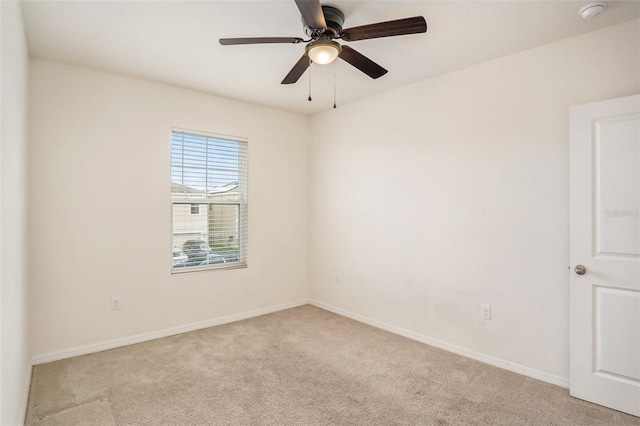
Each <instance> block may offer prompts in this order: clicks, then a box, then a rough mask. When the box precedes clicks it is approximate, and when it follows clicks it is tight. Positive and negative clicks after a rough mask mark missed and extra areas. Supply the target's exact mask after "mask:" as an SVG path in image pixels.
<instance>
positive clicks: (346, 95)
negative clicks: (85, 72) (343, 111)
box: [22, 0, 640, 114]
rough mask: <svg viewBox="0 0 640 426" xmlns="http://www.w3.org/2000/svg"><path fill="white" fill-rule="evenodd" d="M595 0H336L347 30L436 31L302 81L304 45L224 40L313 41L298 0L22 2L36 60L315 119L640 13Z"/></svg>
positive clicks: (360, 46)
mask: <svg viewBox="0 0 640 426" xmlns="http://www.w3.org/2000/svg"><path fill="white" fill-rule="evenodd" d="M587 3H589V0H587V1H552V0H549V1H524V0H517V1H481V0H474V1H392V0H386V1H348V0H327V1H326V3H323V4H329V5H331V6H335V7H338V8H339V9H341V10H342V11H343V12H344V14H345V15H346V19H345V24H344V27H345V28H349V27H353V26H358V25H363V24H369V23H374V22H381V21H387V20H392V19H399V18H405V17H411V16H417V15H422V16H424V17H425V18H426V20H427V25H428V30H427V33H426V34H418V35H408V36H401V37H389V38H380V39H374V40H363V41H356V42H352V43H350V44H349V45H350V46H351V47H352V48H355V49H356V50H358V51H359V52H360V53H362V54H364V55H366V56H368V57H369V58H371V59H372V60H374V61H375V62H377V63H379V64H380V65H382V66H383V67H385V68H386V69H388V70H389V72H388V74H386V75H385V76H383V77H381V78H380V79H378V80H372V79H370V78H369V77H368V76H366V75H365V74H363V73H361V72H360V71H358V70H357V69H355V68H353V67H352V66H351V65H349V64H347V63H346V62H343V61H341V60H336V61H335V62H334V63H333V64H330V65H324V66H322V65H315V64H314V65H312V68H311V76H312V79H311V90H312V97H313V101H312V102H308V101H307V91H308V87H309V78H308V77H309V71H307V73H305V74H304V75H303V76H302V78H300V80H299V81H298V83H297V84H294V85H281V84H280V81H282V79H283V78H284V76H285V75H286V74H287V73H288V72H289V70H290V69H291V67H292V66H293V64H294V63H295V62H296V61H297V60H298V59H299V58H300V56H302V54H303V52H304V45H302V44H298V45H293V44H271V45H251V46H248V45H244V46H221V45H220V44H219V43H218V39H219V38H221V37H249V36H289V37H305V38H306V36H305V35H304V33H303V31H302V24H301V22H300V13H299V11H298V8H297V7H296V5H295V3H294V1H293V0H282V1H244V0H242V1H241V0H237V1H201V2H192V1H136V2H128V1H63V2H60V1H42V0H38V1H24V0H23V3H22V4H23V11H24V20H25V27H26V33H27V40H28V45H29V52H30V54H31V56H32V57H36V58H42V59H48V60H52V61H56V62H61V63H66V64H71V65H76V66H81V67H86V68H91V69H96V70H103V71H109V72H115V73H119V74H125V75H130V76H134V77H140V78H144V79H148V80H153V81H158V82H162V83H168V84H172V85H177V86H182V87H186V88H190V89H195V90H199V91H202V92H207V93H211V94H215V95H220V96H224V97H228V98H234V99H240V100H243V101H248V102H253V103H257V104H262V105H268V106H271V107H275V108H279V109H283V110H288V111H294V112H299V113H303V114H313V113H316V112H319V111H323V110H326V109H330V108H331V107H332V106H333V80H334V73H335V75H336V81H337V100H338V106H339V105H341V104H345V103H348V102H351V101H354V100H356V99H361V98H364V97H367V96H370V95H373V94H376V93H380V92H383V91H386V90H390V89H393V88H395V87H399V86H403V85H406V84H409V83H412V82H415V81H419V80H422V79H425V78H429V77H433V76H436V75H440V74H444V73H446V72H450V71H454V70H457V69H460V68H464V67H468V66H470V65H473V64H477V63H481V62H484V61H487V60H490V59H493V58H497V57H500V56H504V55H508V54H511V53H515V52H518V51H521V50H525V49H529V48H532V47H535V46H539V45H542V44H546V43H550V42H553V41H556V40H561V39H564V38H567V37H571V36H575V35H578V34H582V33H585V32H589V31H594V30H596V29H599V28H602V27H605V26H608V25H613V24H617V23H621V22H624V21H627V20H631V19H635V18H638V17H639V16H640V2H638V1H609V4H608V7H607V9H606V11H605V12H604V13H603V14H602V15H600V16H599V17H597V18H595V19H593V20H591V21H585V20H583V19H582V18H581V17H580V16H579V15H578V9H579V8H580V6H582V5H585V4H587Z"/></svg>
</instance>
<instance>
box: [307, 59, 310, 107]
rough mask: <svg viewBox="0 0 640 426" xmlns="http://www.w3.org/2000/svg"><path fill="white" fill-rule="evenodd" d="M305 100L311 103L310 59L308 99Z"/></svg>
mask: <svg viewBox="0 0 640 426" xmlns="http://www.w3.org/2000/svg"><path fill="white" fill-rule="evenodd" d="M307 100H308V101H309V102H311V58H309V98H307Z"/></svg>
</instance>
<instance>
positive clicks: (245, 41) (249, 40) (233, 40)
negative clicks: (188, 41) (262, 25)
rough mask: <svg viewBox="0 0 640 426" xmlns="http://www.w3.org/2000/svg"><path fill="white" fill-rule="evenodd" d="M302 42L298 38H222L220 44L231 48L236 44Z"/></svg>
mask: <svg viewBox="0 0 640 426" xmlns="http://www.w3.org/2000/svg"><path fill="white" fill-rule="evenodd" d="M301 41H302V39H301V38H298V37H245V38H221V39H220V44H222V45H223V46H231V45H235V44H264V43H293V44H297V43H300V42H301Z"/></svg>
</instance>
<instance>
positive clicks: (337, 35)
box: [220, 0, 427, 84]
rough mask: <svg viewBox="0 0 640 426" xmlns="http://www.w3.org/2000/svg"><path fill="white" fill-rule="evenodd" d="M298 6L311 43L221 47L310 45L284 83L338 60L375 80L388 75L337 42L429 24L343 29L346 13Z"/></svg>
mask: <svg viewBox="0 0 640 426" xmlns="http://www.w3.org/2000/svg"><path fill="white" fill-rule="evenodd" d="M295 2H296V5H297V6H298V9H299V10H300V14H301V15H302V25H303V27H304V31H305V33H306V34H307V36H309V37H310V38H309V39H308V40H304V39H301V38H299V37H247V38H221V39H220V44H222V45H225V46H229V45H236V44H267V43H291V44H299V43H307V46H306V47H305V51H304V55H302V57H301V58H300V59H299V60H298V62H297V63H296V64H295V65H294V66H293V68H291V71H289V74H287V76H286V77H285V78H284V80H282V83H281V84H292V83H295V82H296V81H298V79H299V78H300V76H302V74H304V72H305V71H306V70H307V68H309V66H310V65H311V62H315V63H317V64H328V63H331V62H333V60H334V59H335V58H336V57H338V58H340V59H342V60H344V61H346V62H348V63H349V64H351V65H353V66H354V67H356V68H357V69H359V70H360V71H362V72H363V73H365V74H367V75H368V76H369V77H371V78H374V79H375V78H379V77H382V76H383V75H385V74H386V73H387V70H386V69H384V68H383V67H381V66H380V65H378V64H376V63H375V62H373V61H372V60H371V59H369V58H367V57H366V56H364V55H362V54H361V53H359V52H358V51H356V50H355V49H352V48H351V47H349V46H346V45H340V44H339V43H338V42H336V41H335V40H336V39H340V40H344V41H348V42H350V41H357V40H367V39H372V38H380V37H392V36H399V35H407V34H417V33H425V32H427V22H426V21H425V19H424V17H422V16H416V17H413V18H404V19H397V20H394V21H386V22H378V23H376V24H369V25H362V26H359V27H353V28H347V29H343V28H342V24H344V13H342V11H341V10H340V9H337V8H335V7H332V6H323V5H321V4H320V1H319V0H295Z"/></svg>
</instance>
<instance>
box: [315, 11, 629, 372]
mask: <svg viewBox="0 0 640 426" xmlns="http://www.w3.org/2000/svg"><path fill="white" fill-rule="evenodd" d="M639 27H640V25H639V22H638V21H637V20H636V21H631V22H627V23H625V24H622V25H618V26H614V27H609V28H607V29H604V30H601V31H597V32H593V33H590V34H586V35H583V36H579V37H575V38H571V39H567V40H564V41H561V42H557V43H553V44H549V45H545V46H542V47H539V48H536V49H533V50H529V51H525V52H521V53H518V54H515V55H511V56H508V57H504V58H501V59H497V60H494V61H491V62H487V63H484V64H481V65H477V66H474V67H470V68H467V69H463V70H460V71H457V72H453V73H449V74H446V75H443V76H441V77H438V78H433V79H429V80H426V81H422V82H420V83H417V84H413V85H411V86H407V87H404V88H401V89H398V90H393V91H390V92H387V93H384V94H381V95H379V96H376V97H372V98H368V99H364V100H362V101H359V102H355V103H352V104H350V105H346V106H343V107H340V108H338V109H337V110H335V111H328V112H325V113H322V114H319V115H317V116H314V117H313V118H312V123H311V127H312V134H313V135H314V142H313V145H312V148H311V154H310V159H311V165H310V168H311V170H310V172H311V177H310V194H311V210H310V217H311V219H310V230H311V231H310V241H311V246H310V265H309V267H310V279H311V283H312V297H313V298H314V299H315V300H317V301H319V302H322V303H325V304H328V305H331V306H333V307H336V308H339V309H343V310H346V311H348V312H351V313H354V314H358V315H362V316H365V317H368V318H370V319H373V320H376V321H379V322H382V323H385V324H387V325H390V326H393V327H397V328H401V329H405V330H408V331H410V332H415V333H418V334H420V335H422V336H426V337H428V338H431V339H436V340H440V341H442V342H445V343H446V344H447V345H457V346H459V347H462V348H464V349H465V350H470V351H474V352H476V353H480V354H484V355H488V356H490V357H495V358H498V359H501V360H504V361H509V362H513V363H517V364H520V365H522V366H525V367H528V368H530V369H535V370H538V371H539V372H543V373H545V374H547V375H549V376H552V377H555V378H558V379H559V380H558V381H563V380H566V379H567V378H568V371H569V370H568V363H569V360H568V357H569V347H568V345H569V331H568V328H569V327H568V321H569V312H568V308H569V303H568V297H569V294H568V274H569V271H568V265H569V257H568V255H569V245H568V233H569V222H568V220H569V143H568V140H569V139H568V138H569V118H568V117H569V115H568V112H569V107H570V106H571V105H574V104H581V103H586V102H592V101H597V100H604V99H609V98H614V97H619V96H626V95H631V94H634V93H638V92H639V91H640V84H639V78H640V77H639V76H640V70H639V67H638V65H639V63H640V61H639V51H640V46H639V40H640V37H639ZM433 60H437V58H433ZM334 274H338V281H339V282H338V283H335V282H334V281H335V280H334ZM480 304H490V305H492V307H493V318H492V320H491V321H485V320H481V319H480V318H479V316H480Z"/></svg>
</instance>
